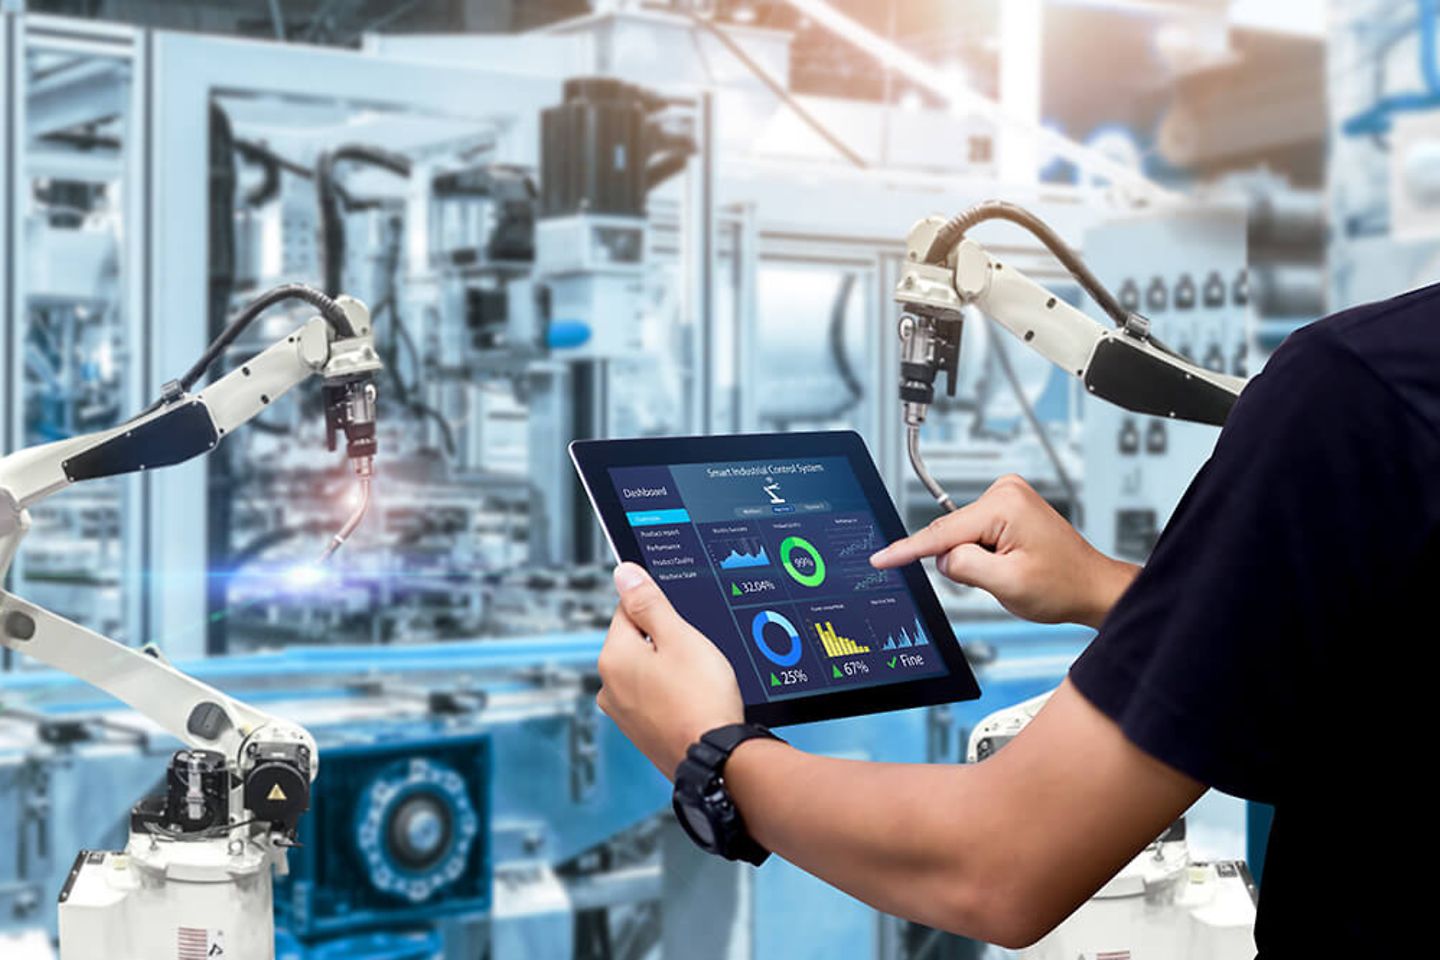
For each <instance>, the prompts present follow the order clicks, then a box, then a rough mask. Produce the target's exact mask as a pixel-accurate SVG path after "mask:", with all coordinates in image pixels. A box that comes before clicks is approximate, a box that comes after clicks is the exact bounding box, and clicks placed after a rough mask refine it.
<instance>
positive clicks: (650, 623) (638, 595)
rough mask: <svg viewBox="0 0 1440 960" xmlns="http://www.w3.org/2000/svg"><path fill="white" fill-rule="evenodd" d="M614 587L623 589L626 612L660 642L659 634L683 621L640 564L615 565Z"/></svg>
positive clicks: (670, 630)
mask: <svg viewBox="0 0 1440 960" xmlns="http://www.w3.org/2000/svg"><path fill="white" fill-rule="evenodd" d="M615 589H617V590H619V591H620V607H621V609H623V610H624V611H625V615H626V616H627V617H629V618H630V622H632V623H634V624H635V626H637V627H639V628H640V629H641V630H643V631H645V633H646V634H647V635H648V636H649V637H650V639H651V640H653V641H656V642H659V638H658V637H657V636H656V634H667V633H672V632H673V630H674V628H675V627H677V626H679V625H680V624H682V623H683V621H682V620H681V619H680V614H678V613H676V612H675V608H674V607H672V606H671V605H670V601H669V600H668V599H666V597H665V594H664V593H662V592H661V590H660V587H659V585H657V584H656V583H655V581H654V580H652V579H651V578H650V574H648V573H646V572H645V570H644V568H643V567H641V566H639V565H638V564H634V563H622V564H620V566H618V567H616V568H615Z"/></svg>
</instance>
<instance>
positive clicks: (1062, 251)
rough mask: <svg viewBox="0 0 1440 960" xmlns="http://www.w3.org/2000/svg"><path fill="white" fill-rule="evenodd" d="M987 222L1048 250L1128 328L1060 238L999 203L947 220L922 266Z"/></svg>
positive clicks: (1119, 309)
mask: <svg viewBox="0 0 1440 960" xmlns="http://www.w3.org/2000/svg"><path fill="white" fill-rule="evenodd" d="M987 220H1008V221H1009V222H1011V223H1014V224H1017V225H1019V226H1021V227H1024V228H1025V229H1026V230H1028V231H1029V232H1030V233H1031V235H1032V236H1034V237H1035V239H1037V240H1039V241H1040V242H1041V243H1042V244H1044V246H1045V249H1047V250H1049V251H1050V253H1051V255H1052V256H1053V257H1054V258H1055V259H1056V260H1058V261H1060V265H1061V266H1063V267H1064V268H1065V270H1066V272H1068V273H1069V274H1070V276H1072V277H1074V278H1075V282H1076V283H1078V284H1080V287H1081V289H1083V290H1084V291H1085V293H1086V294H1088V295H1089V297H1090V299H1091V300H1094V301H1095V303H1096V304H1097V305H1098V306H1099V307H1100V309H1101V310H1103V311H1104V312H1105V315H1106V316H1108V317H1109V318H1110V319H1111V320H1112V321H1114V323H1115V326H1117V327H1119V328H1120V329H1122V330H1124V329H1126V328H1127V327H1129V326H1130V318H1131V313H1130V311H1129V310H1126V309H1125V307H1124V306H1122V305H1121V303H1120V301H1119V300H1117V299H1115V295H1114V294H1113V293H1111V292H1110V291H1109V290H1108V289H1106V287H1105V284H1103V283H1101V282H1100V278H1099V277H1097V276H1095V274H1094V273H1092V272H1090V268H1089V267H1087V266H1085V261H1083V260H1081V259H1080V256H1079V255H1078V254H1077V253H1076V252H1075V251H1074V250H1071V249H1070V247H1069V245H1068V244H1066V243H1065V241H1064V240H1062V239H1061V238H1060V234H1058V233H1056V232H1055V231H1054V230H1053V229H1052V228H1051V227H1050V225H1049V224H1048V223H1046V222H1045V221H1044V220H1041V219H1040V218H1039V217H1037V216H1036V215H1035V214H1033V213H1031V212H1030V211H1029V210H1026V209H1025V208H1024V207H1021V206H1017V205H1016V204H1013V203H1006V202H1005V201H1003V200H986V201H984V202H982V203H977V204H975V206H973V207H971V208H970V209H968V210H965V211H963V212H961V213H958V214H956V215H955V216H954V217H951V218H950V219H949V220H948V221H946V222H945V224H944V225H943V226H942V227H941V228H940V229H939V230H938V231H936V233H935V239H934V240H933V241H931V243H930V249H929V250H928V251H926V253H925V262H926V263H933V264H943V263H944V262H945V258H946V257H948V256H949V255H950V252H951V251H952V250H954V249H955V248H956V247H957V246H959V245H960V241H961V240H964V239H965V234H967V233H969V232H970V229H971V228H972V227H974V226H976V225H977V224H981V223H984V222H986V221H987ZM1144 339H1145V340H1146V341H1147V342H1149V343H1150V345H1151V346H1153V347H1155V348H1156V349H1157V350H1161V351H1163V352H1165V353H1168V354H1170V356H1172V357H1176V358H1180V354H1178V353H1176V352H1175V351H1174V350H1172V349H1171V348H1170V347H1169V346H1168V345H1167V344H1166V343H1165V342H1164V341H1163V340H1161V339H1160V338H1159V337H1157V336H1155V335H1154V334H1153V333H1149V332H1148V331H1147V332H1146V333H1145V336H1144Z"/></svg>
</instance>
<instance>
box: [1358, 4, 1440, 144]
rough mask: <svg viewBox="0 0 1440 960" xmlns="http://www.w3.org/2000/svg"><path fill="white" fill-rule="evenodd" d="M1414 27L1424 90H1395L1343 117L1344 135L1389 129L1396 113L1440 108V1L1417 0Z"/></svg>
mask: <svg viewBox="0 0 1440 960" xmlns="http://www.w3.org/2000/svg"><path fill="white" fill-rule="evenodd" d="M1416 6H1417V18H1416V23H1415V28H1416V30H1417V31H1418V33H1419V36H1420V76H1421V78H1422V79H1423V80H1424V83H1425V89H1424V91H1423V92H1420V93H1396V94H1391V95H1389V96H1386V97H1381V98H1380V99H1379V100H1378V101H1377V102H1376V103H1375V105H1374V106H1372V107H1370V108H1369V109H1368V110H1363V111H1361V112H1360V113H1357V114H1356V115H1355V116H1353V117H1351V118H1350V119H1349V120H1346V121H1345V123H1344V124H1343V125H1342V126H1341V128H1340V129H1341V131H1342V132H1344V134H1345V135H1346V136H1350V137H1360V136H1372V135H1375V134H1381V133H1385V132H1387V131H1389V129H1390V122H1391V118H1392V117H1393V116H1394V115H1395V114H1397V113H1419V112H1421V111H1424V110H1434V109H1437V108H1440V61H1437V59H1436V54H1437V50H1436V48H1437V46H1440V43H1437V33H1440V26H1437V21H1440V0H1416Z"/></svg>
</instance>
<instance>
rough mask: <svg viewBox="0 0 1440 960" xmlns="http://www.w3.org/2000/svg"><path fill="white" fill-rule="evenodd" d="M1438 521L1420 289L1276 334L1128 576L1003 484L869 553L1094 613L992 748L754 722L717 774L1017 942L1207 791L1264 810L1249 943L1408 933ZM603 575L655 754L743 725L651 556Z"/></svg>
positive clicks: (842, 872)
mask: <svg viewBox="0 0 1440 960" xmlns="http://www.w3.org/2000/svg"><path fill="white" fill-rule="evenodd" d="M1437 520H1440V287H1432V288H1427V289H1424V290H1420V291H1416V292H1413V293H1410V294H1407V295H1404V296H1401V297H1398V298H1396V299H1394V300H1391V301H1388V302H1385V303H1380V304H1372V305H1369V306H1365V307H1360V308H1357V309H1355V310H1351V311H1348V312H1346V313H1342V314H1338V315H1336V316H1333V317H1330V318H1328V319H1326V320H1322V321H1319V322H1317V323H1315V324H1312V325H1311V326H1309V327H1307V328H1305V329H1304V330H1302V331H1301V332H1299V333H1297V334H1295V335H1293V336H1291V337H1290V338H1289V340H1288V341H1287V342H1286V343H1285V344H1284V345H1283V346H1282V347H1281V348H1280V349H1279V350H1278V351H1277V352H1276V353H1275V355H1274V356H1273V357H1272V358H1271V360H1270V362H1269V364H1268V365H1267V367H1266V369H1265V371H1264V372H1263V373H1262V374H1260V375H1259V376H1258V377H1256V378H1255V379H1254V380H1253V381H1252V382H1251V384H1250V385H1249V386H1248V387H1247V388H1246V390H1245V392H1244V394H1243V395H1242V396H1241V398H1240V400H1239V402H1238V403H1237V404H1236V406H1235V408H1234V411H1233V412H1232V414H1231V416H1230V420H1229V423H1228V424H1227V425H1226V427H1225V428H1224V430H1223V431H1222V433H1221V435H1220V438H1219V441H1218V443H1217V445H1216V448H1215V451H1214V453H1213V455H1212V456H1211V458H1210V460H1209V461H1208V462H1207V463H1206V464H1205V466H1204V467H1203V468H1202V469H1201V470H1200V472H1199V473H1198V474H1197V476H1196V477H1195V479H1194V481H1193V482H1192V484H1191V487H1190V489H1189V491H1188V492H1187V493H1186V495H1185V497H1184V498H1183V499H1182V500H1181V502H1180V504H1179V506H1178V507H1177V509H1176V511H1175V514H1174V516H1173V517H1172V518H1171V520H1170V523H1169V525H1168V526H1167V528H1166V530H1165V532H1164V534H1163V535H1162V536H1161V538H1160V541H1159V543H1158V544H1157V545H1156V548H1155V550H1154V552H1153V554H1152V556H1151V559H1150V561H1149V562H1148V564H1147V565H1146V566H1145V567H1144V569H1143V570H1141V569H1139V568H1135V567H1131V566H1128V565H1125V564H1121V563H1118V562H1116V561H1113V560H1110V559H1108V558H1105V557H1103V556H1101V555H1100V554H1099V553H1097V552H1096V551H1095V550H1094V549H1093V548H1091V547H1090V546H1089V544H1087V543H1086V542H1085V541H1084V540H1083V539H1081V537H1080V536H1079V535H1078V534H1077V533H1076V532H1075V531H1074V530H1072V529H1071V528H1070V527H1069V526H1068V525H1067V524H1066V523H1065V522H1064V520H1063V519H1062V518H1061V517H1060V516H1059V515H1058V514H1056V513H1055V512H1054V511H1053V510H1051V509H1050V508H1049V506H1048V505H1047V504H1046V503H1045V502H1044V501H1043V500H1042V499H1041V498H1040V497H1039V496H1038V495H1036V494H1035V493H1034V492H1033V491H1032V490H1031V489H1030V488H1029V487H1027V486H1026V485H1025V484H1024V482H1023V481H1021V480H1019V479H1018V478H1006V479H1003V480H1001V481H999V482H998V483H996V484H995V485H994V486H993V487H992V488H991V489H990V490H989V491H988V492H987V493H986V494H985V495H984V496H982V497H981V498H980V499H979V500H977V501H975V502H974V503H972V504H970V505H969V506H967V507H965V508H964V509H962V510H960V511H959V512H957V513H954V514H951V515H949V516H946V517H943V518H941V519H940V520H937V521H936V522H935V523H933V524H931V525H930V526H929V527H928V528H926V529H925V530H923V531H921V532H920V533H917V534H915V535H914V536H911V537H908V538H906V539H904V540H901V541H900V542H898V543H895V544H893V545H891V546H890V547H888V548H887V549H885V550H882V551H881V552H880V553H878V554H877V555H876V556H875V557H874V558H873V560H872V562H873V563H874V564H875V565H876V566H878V567H894V566H898V565H901V564H905V563H909V562H912V561H914V560H916V559H918V558H922V557H936V558H938V559H937V565H938V567H939V569H940V571H941V572H942V573H943V574H945V575H946V576H949V577H950V578H951V579H953V580H956V581H959V582H961V583H966V584H972V585H975V586H978V587H981V588H983V589H985V590H988V591H990V592H991V593H992V594H994V595H995V596H996V597H997V598H998V599H999V600H1000V602H1001V603H1003V604H1004V605H1005V606H1006V608H1007V609H1009V610H1010V611H1012V612H1013V613H1015V614H1017V615H1019V616H1021V617H1026V618H1029V619H1032V620H1037V621H1045V622H1053V621H1074V622H1079V623H1085V624H1090V625H1094V626H1097V627H1098V628H1099V634H1098V636H1097V637H1096V639H1095V640H1094V642H1093V643H1092V644H1091V645H1090V647H1089V648H1088V649H1087V650H1086V651H1085V653H1084V654H1082V656H1081V657H1080V659H1079V660H1078V661H1077V662H1076V663H1075V665H1074V666H1073V667H1072V668H1071V671H1070V675H1069V678H1068V679H1067V680H1066V681H1065V683H1064V684H1063V685H1062V686H1061V687H1060V689H1059V690H1058V691H1057V692H1056V693H1055V695H1054V696H1053V697H1052V698H1051V700H1050V702H1049V703H1048V705H1047V706H1046V707H1045V708H1044V709H1043V710H1042V711H1041V712H1040V714H1039V715H1038V716H1037V717H1036V718H1035V719H1034V721H1032V722H1031V724H1030V725H1029V726H1028V727H1027V728H1026V730H1025V731H1024V732H1023V733H1022V734H1021V735H1020V736H1019V737H1017V738H1016V739H1015V740H1013V741H1012V742H1011V743H1010V744H1008V745H1007V746H1006V748H1005V749H1004V750H1003V751H1002V752H1000V753H999V754H997V755H996V756H995V757H994V758H993V759H991V760H988V761H986V762H985V763H982V764H978V765H973V766H922V765H892V764H876V763H861V762H852V761H845V760H835V759H829V758H824V757H817V756H811V755H807V754H805V753H802V752H801V751H798V750H795V749H793V748H791V747H789V746H787V745H785V744H783V743H780V742H777V741H774V740H765V739H753V740H748V741H746V742H744V743H742V744H740V745H739V746H738V747H737V748H736V749H735V750H734V752H733V754H732V755H731V756H730V758H729V760H728V762H727V763H726V765H725V767H724V784H725V788H726V790H727V791H728V792H729V794H730V796H731V798H732V799H733V801H734V803H735V804H736V806H737V808H738V810H739V812H740V814H741V816H742V818H743V821H744V826H745V828H746V830H747V831H748V833H749V835H750V836H751V837H753V838H754V840H755V841H757V842H758V843H759V844H760V845H762V846H763V847H765V848H766V849H769V850H772V851H774V852H775V853H776V854H778V855H780V856H782V857H784V858H785V859H787V860H789V861H791V862H792V863H794V864H796V865H798V866H800V867H802V868H803V869H805V870H808V871H809V872H811V873H813V874H815V875H816V876H818V877H820V878H822V879H824V880H826V881H828V882H829V883H832V884H834V885H835V886H836V887H839V888H840V889H842V890H845V891H847V892H849V893H851V894H852V895H854V896H856V897H858V898H860V899H861V900H864V901H865V902H867V903H869V904H872V905H873V906H875V907H877V908H878V909H881V910H884V911H887V912H890V913H894V914H898V915H901V916H905V917H908V918H910V919H913V920H916V921H918V922H921V923H925V924H929V925H931V926H934V927H938V928H942V929H945V930H950V931H954V932H957V933H961V934H965V935H967V936H971V937H975V938H977V939H981V940H986V941H990V942H994V943H998V944H1002V945H1006V946H1019V945H1024V944H1028V943H1031V942H1033V941H1035V940H1036V939H1038V938H1039V937H1041V936H1043V935H1044V934H1045V933H1047V932H1048V931H1049V930H1051V929H1052V928H1053V927H1054V926H1055V925H1056V924H1058V923H1059V922H1060V921H1061V920H1063V919H1064V918H1065V917H1066V916H1068V915H1069V914H1070V912H1071V911H1073V910H1074V909H1075V908H1076V907H1077V906H1079V905H1080V904H1081V903H1083V902H1084V901H1085V900H1086V899H1087V898H1089V897H1090V896H1091V895H1092V894H1093V893H1094V892H1095V891H1096V890H1097V889H1098V888H1099V887H1100V886H1101V885H1102V884H1103V883H1104V882H1105V881H1106V880H1107V879H1108V878H1110V877H1111V876H1112V875H1113V874H1114V873H1115V872H1116V871H1117V870H1118V869H1119V868H1120V867H1121V866H1123V865H1124V864H1125V863H1126V862H1128V861H1129V860H1130V859H1131V858H1132V857H1133V856H1134V855H1135V854H1136V853H1138V852H1139V851H1140V850H1141V849H1142V848H1143V847H1144V846H1145V845H1146V844H1147V843H1149V842H1150V841H1151V840H1152V839H1154V838H1155V837H1156V836H1157V835H1158V834H1159V833H1160V832H1161V831H1162V830H1164V828H1165V827H1166V826H1167V825H1169V824H1170V823H1171V822H1172V821H1174V820H1175V819H1176V818H1177V817H1178V816H1180V815H1181V814H1182V813H1183V812H1184V811H1185V810H1186V809H1187V808H1188V807H1189V806H1190V805H1191V804H1192V803H1193V802H1194V801H1195V800H1196V799H1197V798H1198V797H1199V796H1200V795H1201V794H1202V793H1203V792H1204V791H1205V790H1206V789H1207V788H1209V787H1213V788H1216V789H1219V790H1223V791H1225V792H1227V793H1231V794H1234V795H1236V796H1240V797H1245V798H1249V799H1254V800H1259V801H1264V802H1268V803H1273V804H1275V806H1276V817H1275V822H1274V827H1273V831H1272V834H1271V838H1270V847H1269V854H1268V857H1267V862H1266V869H1265V877H1264V884H1263V890H1262V893H1261V898H1260V905H1259V916H1258V921H1257V929H1256V941H1257V944H1258V946H1259V948H1260V953H1261V955H1262V956H1263V957H1264V958H1266V960H1273V958H1277V957H1289V956H1335V957H1356V956H1390V955H1397V954H1399V953H1401V952H1406V953H1409V952H1412V951H1413V950H1414V949H1415V948H1416V947H1418V945H1419V944H1420V943H1422V942H1423V941H1422V939H1421V930H1422V928H1423V927H1424V926H1425V924H1424V921H1423V920H1422V916H1423V914H1422V913H1421V911H1418V910H1414V909H1410V908H1407V907H1402V906H1401V903H1402V900H1403V894H1402V893H1397V888H1398V889H1399V890H1402V891H1403V889H1404V887H1405V883H1406V881H1405V880H1403V879H1402V878H1404V877H1406V876H1409V875H1412V872H1413V870H1414V868H1415V867H1417V866H1420V864H1419V863H1417V862H1414V861H1415V859H1416V858H1417V856H1422V855H1420V854H1419V851H1420V850H1421V849H1433V842H1431V841H1429V840H1422V839H1421V838H1422V837H1426V836H1428V829H1429V827H1428V821H1426V820H1425V818H1423V817H1418V816H1417V817H1415V818H1414V819H1411V818H1410V816H1409V815H1408V812H1407V811H1409V810H1411V809H1415V808H1416V806H1418V805H1417V804H1416V803H1415V801H1416V799H1417V798H1418V797H1420V796H1422V795H1424V793H1423V791H1424V788H1422V787H1421V786H1420V785H1419V781H1418V780H1417V777H1423V776H1424V775H1425V769H1426V768H1427V767H1428V766H1429V764H1428V763H1427V762H1426V761H1425V758H1426V757H1428V755H1429V752H1428V751H1422V750H1421V749H1420V744H1421V743H1422V740H1421V737H1422V736H1424V737H1425V741H1423V742H1426V743H1428V741H1429V738H1428V729H1427V728H1425V727H1423V726H1421V725H1420V724H1419V723H1418V722H1417V723H1412V722H1410V721H1411V717H1412V715H1413V714H1414V713H1417V712H1418V710H1416V708H1415V704H1418V703H1419V702H1420V701H1421V699H1422V698H1423V696H1424V695H1425V694H1426V693H1427V692H1428V684H1429V683H1430V677H1431V673H1430V670H1429V666H1430V664H1431V663H1433V655H1432V654H1431V653H1430V650H1431V649H1432V648H1431V647H1430V645H1429V643H1428V640H1427V639H1426V638H1425V636H1424V635H1423V634H1422V633H1421V632H1420V631H1425V630H1426V629H1427V628H1426V626H1425V625H1426V624H1427V623H1428V621H1429V617H1430V615H1431V612H1432V611H1431V608H1430V606H1429V600H1430V598H1431V596H1432V593H1431V591H1432V590H1435V589H1436V587H1437V586H1440V537H1437V530H1440V524H1437ZM616 583H617V586H618V587H619V590H620V609H619V610H618V611H617V612H616V614H615V619H614V623H613V625H612V627H611V630H610V634H609V637H608V638H607V640H606V644H605V648H604V651H603V653H602V654H601V662H600V671H601V677H602V679H603V682H604V689H603V690H602V691H601V693H600V698H599V702H600V706H601V707H602V708H603V709H604V710H605V712H606V713H608V714H609V715H610V716H611V717H613V718H614V719H615V721H616V722H617V723H618V724H619V725H620V727H621V728H622V729H623V730H624V731H625V733H626V734H627V735H628V736H629V737H630V738H631V739H632V740H633V741H634V742H635V744H636V745H637V746H638V747H639V748H640V749H642V750H643V751H644V752H645V753H646V754H647V755H648V756H649V757H650V758H651V760H653V761H654V762H655V764H656V765H657V766H658V767H659V768H660V769H661V771H663V772H664V773H666V774H667V775H673V773H674V771H675V769H676V766H677V764H678V763H679V762H680V761H681V759H682V758H683V757H684V754H685V751H686V749H687V748H688V747H689V746H690V745H691V744H692V743H693V742H695V741H696V739H697V738H699V737H700V736H701V735H703V734H705V733H706V732H707V731H710V730H713V729H715V728H717V727H722V726H724V725H727V724H732V723H736V722H739V721H740V720H741V719H742V705H741V700H740V694H739V691H738V689H737V686H736V682H735V679H734V675H733V673H732V671H731V668H730V665H729V663H728V662H727V661H726V660H725V658H724V657H723V656H722V655H721V654H720V653H719V652H718V650H717V649H716V648H715V647H714V646H713V645H712V644H711V643H709V642H708V641H707V640H706V639H705V638H704V637H703V636H701V635H699V634H698V633H697V632H696V631H695V630H693V629H692V628H691V627H690V626H689V625H688V624H686V623H685V622H684V621H683V620H682V619H681V618H680V617H679V616H678V614H676V613H675V611H674V610H673V609H672V608H671V607H670V605H669V604H668V603H667V602H666V600H665V598H664V596H663V595H662V594H661V592H660V590H659V589H658V588H657V587H656V586H655V584H654V583H653V582H652V581H651V580H650V579H649V577H648V576H647V575H646V574H645V572H644V571H643V570H641V569H640V568H638V567H635V566H633V565H622V566H621V567H620V568H618V569H617V571H616ZM647 636H648V637H650V638H651V639H652V641H653V643H647V642H646V640H645V638H646V637H647ZM1400 651H1403V652H1402V653H1401V656H1400V657H1398V658H1395V659H1394V661H1393V662H1388V663H1386V662H1383V661H1381V662H1377V654H1379V655H1380V656H1386V655H1390V654H1393V653H1395V652H1400ZM878 809H885V810H887V811H888V812H889V813H890V816H886V817H876V816H873V815H872V814H871V811H874V810H878ZM1409 837H1413V839H1407V838H1409ZM1422 859H1423V857H1422Z"/></svg>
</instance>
